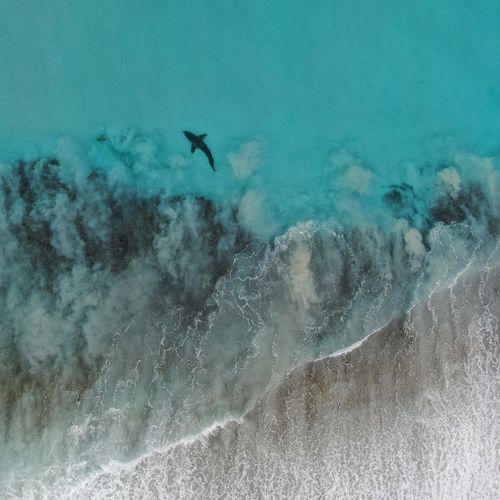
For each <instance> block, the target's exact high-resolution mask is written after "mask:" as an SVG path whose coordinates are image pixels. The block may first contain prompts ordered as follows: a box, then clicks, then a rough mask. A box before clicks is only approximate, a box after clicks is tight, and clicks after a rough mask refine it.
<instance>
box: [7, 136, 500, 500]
mask: <svg viewBox="0 0 500 500" xmlns="http://www.w3.org/2000/svg"><path fill="white" fill-rule="evenodd" d="M251 144H254V143H251ZM252 148H253V146H251V147H250V146H242V147H241V148H240V150H239V153H238V155H239V156H237V155H236V153H235V154H233V155H232V156H231V155H230V157H229V159H230V160H229V163H230V164H234V165H236V167H235V168H236V169H237V172H236V178H238V179H240V180H241V178H243V177H244V178H247V177H249V178H250V181H251V179H252V176H255V175H256V174H255V170H256V168H257V167H256V165H257V163H258V162H257V160H256V154H257V153H255V152H254V151H253V149H252ZM257 149H258V151H259V152H261V150H262V148H261V147H260V146H259V147H258V148H257ZM254 153H255V154H254ZM259 154H260V153H259ZM160 157H161V155H160V154H159V152H158V150H157V149H156V148H155V147H154V143H153V142H151V141H150V140H148V139H144V138H141V137H140V136H134V135H131V136H128V137H126V138H125V139H123V138H122V139H120V138H108V137H104V136H103V137H101V138H100V140H99V141H98V142H96V143H95V144H93V145H92V146H91V147H90V148H89V149H83V148H79V147H77V146H76V145H74V144H73V143H71V142H68V141H66V142H64V141H63V142H61V143H60V145H59V146H58V148H56V150H55V152H54V154H53V155H51V156H48V157H46V158H42V157H37V158H35V159H30V160H23V161H12V162H6V163H4V164H2V165H1V168H0V206H2V207H3V208H2V210H1V211H0V243H1V244H0V289H1V292H2V293H1V294H0V301H1V302H0V304H1V305H0V377H1V379H2V384H1V386H0V401H2V402H4V404H2V405H1V406H0V430H1V433H0V450H2V451H1V452H0V484H2V486H1V487H0V488H1V490H3V491H2V493H3V495H2V496H4V497H5V496H6V497H9V496H12V497H15V496H19V495H22V496H26V497H34V498H37V497H47V498H50V497H53V496H68V495H69V496H75V497H78V496H81V497H82V498H83V497H85V495H87V496H88V494H89V492H90V491H92V492H94V493H93V494H95V495H97V496H99V495H101V496H102V497H104V496H106V494H114V495H122V494H125V495H129V496H130V497H142V496H149V497H152V498H155V497H158V496H160V497H162V496H164V495H171V496H179V497H192V496H204V497H219V496H221V495H222V496H228V497H231V496H235V495H237V494H238V495H241V494H244V495H245V496H249V497H261V496H262V495H270V494H272V493H274V494H276V495H283V496H301V495H302V496H305V495H307V496H311V495H312V496H320V495H324V496H327V497H338V496H342V495H344V496H346V495H347V494H348V492H349V491H353V490H352V489H351V488H353V487H354V486H356V488H357V489H356V491H360V492H362V491H366V492H367V493H366V494H372V495H374V496H381V497H382V496H386V495H403V496H405V495H406V496H408V495H409V494H410V490H409V489H408V488H416V489H415V490H414V491H415V492H417V493H419V495H424V496H425V495H428V494H430V493H432V492H436V491H441V492H443V494H445V495H448V494H449V493H450V492H451V493H457V494H458V497H460V494H459V493H460V491H464V492H469V493H472V494H474V495H475V494H476V493H477V494H479V492H483V493H484V494H485V495H486V496H483V498H485V497H487V496H488V495H490V492H491V495H492V494H493V493H492V492H493V491H495V489H494V488H493V487H494V486H495V487H497V486H498V485H497V484H496V485H495V484H494V482H495V479H494V473H493V468H494V467H495V463H496V464H498V456H497V455H498V446H497V444H498V438H495V433H496V435H497V436H498V427H495V425H496V424H495V423H494V422H495V419H494V418H492V413H493V414H494V413H495V412H497V413H496V414H498V409H499V408H498V383H497V381H498V378H497V377H498V359H499V358H498V303H499V301H498V286H497V283H498V262H499V260H498V257H499V255H498V250H499V249H498V234H499V232H500V204H499V201H498V200H500V197H499V196H498V194H499V193H498V186H499V183H498V168H497V166H496V161H497V160H496V159H495V158H477V157H474V156H471V155H464V154H455V155H454V156H453V161H448V162H446V164H442V163H440V162H438V163H436V165H435V166H424V167H412V169H411V172H412V173H411V175H409V176H407V177H406V178H402V179H401V180H400V182H396V183H393V184H388V185H385V184H382V183H380V182H378V181H377V178H376V175H375V174H374V173H373V172H372V171H371V170H370V169H368V168H367V167H366V166H364V165H363V164H361V163H360V162H359V161H358V160H359V159H357V158H354V157H353V156H349V154H346V153H345V152H338V151H337V152H336V153H335V154H334V155H333V156H332V158H331V159H330V160H329V161H328V162H327V164H326V166H325V170H328V169H329V171H331V172H333V173H330V174H328V175H329V176H330V177H329V179H330V180H331V182H334V181H336V182H337V185H338V186H341V187H342V189H341V190H340V188H335V189H333V191H331V192H329V193H328V197H327V198H323V199H321V200H320V201H317V203H318V207H322V209H321V210H318V218H317V219H315V220H305V221H304V220H300V219H298V218H297V217H296V212H295V211H294V210H295V208H294V206H293V202H291V203H290V204H289V205H288V206H287V204H286V196H285V197H284V198H283V199H280V200H273V203H274V204H275V206H276V205H279V206H280V211H279V213H278V216H279V217H277V218H280V217H281V219H280V220H279V221H277V220H271V219H270V216H269V214H268V212H267V210H266V209H265V207H266V205H265V203H266V202H265V199H266V196H267V197H268V196H269V195H265V196H264V195H263V194H262V190H261V189H260V187H259V185H258V182H257V181H256V180H255V181H252V182H253V184H252V182H250V181H248V182H249V184H248V186H249V187H248V189H247V190H243V191H242V190H241V188H238V189H236V188H234V189H233V188H230V189H229V195H227V196H225V197H221V196H218V195H216V194H214V195H213V196H208V195H207V194H206V193H203V194H200V193H196V192H193V191H191V192H190V191H189V190H188V189H187V188H186V186H185V185H184V184H183V182H184V181H183V180H180V179H181V177H182V176H180V175H179V170H178V169H180V168H183V164H182V162H181V161H180V160H179V158H174V159H171V160H170V161H169V162H167V163H166V164H164V163H162V162H161V161H160V160H159V158H160ZM245 162H250V163H249V164H247V163H245ZM412 180H414V182H412ZM374 185H376V188H374V187H373V186H374ZM332 193H333V194H334V195H335V196H332ZM325 200H329V201H328V203H327V201H325ZM269 206H271V205H269ZM263 226H265V230H263V231H259V228H262V227H263ZM374 332H376V333H374ZM367 337H369V338H368V340H366V341H364V343H362V344H361V345H360V346H359V347H357V348H356V349H354V350H352V351H350V352H347V353H344V354H342V355H338V356H336V357H329V356H330V355H331V354H332V353H335V352H337V351H339V350H342V349H346V348H348V347H349V346H352V345H355V344H356V343H357V342H359V341H361V340H362V339H365V338H367ZM495 380H496V382H495ZM472 409H474V410H472ZM221 421H229V422H230V423H228V424H227V425H225V426H224V427H223V428H221V429H216V430H215V431H214V432H211V433H209V434H208V435H206V436H205V437H202V438H199V439H198V438H193V440H192V441H188V442H187V444H186V443H184V444H180V445H175V443H178V442H179V441H180V440H182V439H183V438H186V437H187V436H192V435H196V434H197V433H199V432H200V431H202V430H203V429H205V428H210V426H212V425H213V424H214V422H221ZM488 422H489V424H487V423H488ZM458 442H462V443H465V444H464V446H465V448H464V450H463V452H464V455H465V456H466V460H468V462H467V464H466V465H465V466H464V467H465V468H466V471H465V472H464V474H462V475H461V473H460V472H457V473H455V472H454V471H455V470H456V468H457V467H460V465H461V462H460V460H459V457H458V455H457V454H456V446H457V443H458ZM436 443H438V444H436ZM478 447H482V449H486V450H487V452H488V453H490V455H488V458H485V459H484V460H483V461H482V462H481V464H482V465H481V467H482V468H481V472H480V474H482V476H481V477H480V479H477V477H478V476H477V469H478V467H479V465H478V464H477V463H476V464H475V465H474V460H475V458H474V457H475V456H476V455H475V454H476V453H477V450H478V449H479V448H478ZM155 450H156V451H155ZM440 450H446V451H445V452H442V451H440ZM495 450H497V451H495ZM137 457H142V458H137ZM116 461H119V462H130V465H129V466H128V467H125V468H124V467H121V466H115V465H113V464H114V463H115V462H116ZM110 464H111V465H110ZM354 464H357V467H354ZM436 468H437V469H436ZM363 471H364V472H363ZM474 471H476V472H474ZM490 472H491V477H490V476H488V474H490ZM454 474H458V477H459V478H460V481H462V482H460V481H458V482H457V483H456V484H455V485H454V484H452V482H451V479H450V478H451V477H453V475H454ZM222 477H224V478H225V479H224V480H222V479H221V478H222ZM474 477H476V479H474ZM488 478H489V479H488ZM481 484H482V485H483V486H484V488H485V489H481V488H482V486H481ZM415 485H418V486H415ZM459 486H460V488H462V489H461V490H460V489H458V488H459ZM189 488H192V489H191V490H189ZM436 488H438V489H437V490H436ZM96 491H98V492H100V493H98V494H97V493H95V492H96ZM370 492H371V493H370ZM491 495H490V496H491ZM452 496H454V495H452Z"/></svg>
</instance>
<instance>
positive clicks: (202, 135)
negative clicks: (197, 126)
mask: <svg viewBox="0 0 500 500" xmlns="http://www.w3.org/2000/svg"><path fill="white" fill-rule="evenodd" d="M206 136H207V134H200V135H199V136H198V139H201V140H203V139H205V137H206Z"/></svg>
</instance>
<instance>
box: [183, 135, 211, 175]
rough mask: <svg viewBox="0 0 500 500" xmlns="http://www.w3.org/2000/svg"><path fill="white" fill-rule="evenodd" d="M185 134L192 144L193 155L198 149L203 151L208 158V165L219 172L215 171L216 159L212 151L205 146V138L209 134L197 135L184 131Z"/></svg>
mask: <svg viewBox="0 0 500 500" xmlns="http://www.w3.org/2000/svg"><path fill="white" fill-rule="evenodd" d="M183 132H184V135H185V136H186V138H187V140H188V141H189V142H190V143H191V153H194V152H195V151H196V150H197V149H201V151H203V152H204V153H205V155H206V157H207V158H208V163H209V164H210V166H211V167H212V169H213V171H214V172H217V170H216V169H215V162H214V157H213V156H212V153H211V151H210V149H208V146H207V145H206V144H205V137H206V136H207V134H200V135H196V134H193V133H192V132H189V131H188V130H184V131H183Z"/></svg>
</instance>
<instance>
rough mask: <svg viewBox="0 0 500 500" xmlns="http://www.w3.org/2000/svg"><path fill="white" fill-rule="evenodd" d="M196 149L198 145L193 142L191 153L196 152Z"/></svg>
mask: <svg viewBox="0 0 500 500" xmlns="http://www.w3.org/2000/svg"><path fill="white" fill-rule="evenodd" d="M195 151H196V146H195V145H194V144H191V153H194V152H195Z"/></svg>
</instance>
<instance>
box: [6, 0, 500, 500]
mask: <svg viewBox="0 0 500 500" xmlns="http://www.w3.org/2000/svg"><path fill="white" fill-rule="evenodd" d="M498 26H500V10H499V9H498V5H497V2H494V1H487V0H480V1H478V2H475V3H474V4H472V3H471V2H465V1H461V2H457V1H451V0H449V1H447V0H439V1H433V2H430V1H429V2H428V1H419V2H416V1H408V2H400V1H396V0H389V1H384V2H378V1H373V2H367V1H364V2H362V1H357V0H356V1H352V0H351V1H344V0H335V1H323V0H322V1H319V0H318V1H312V2H305V1H304V2H301V1H292V2H287V3H286V5H285V4H284V3H283V2H277V1H269V0H267V1H260V0H259V1H256V2H252V3H251V4H248V5H247V4H244V3H242V2H229V1H222V0H221V1H217V2H205V3H203V2H198V1H192V0H189V1H184V2H173V1H169V2H157V1H141V2H137V1H136V2H132V1H120V2H118V1H111V0H106V1H100V2H97V1H86V2H67V1H62V0H61V1H57V0H52V1H50V2H47V3H46V4H44V5H43V6H42V5H40V3H39V2H34V1H26V0H23V1H19V2H6V1H4V2H0V68H1V76H0V178H1V189H0V206H1V207H2V210H1V212H0V230H1V232H0V243H1V248H0V291H1V296H0V297H1V301H0V317H1V320H0V326H1V330H0V347H1V351H0V360H1V363H2V364H1V368H0V375H1V376H2V380H3V381H4V383H3V385H2V386H1V387H0V402H2V405H1V406H0V430H2V436H3V437H2V441H1V442H0V449H3V450H7V451H4V452H1V451H0V483H1V482H3V483H4V484H5V485H6V486H5V487H4V488H5V490H4V492H5V495H7V494H9V495H11V496H12V497H27V498H31V497H35V498H36V497H43V496H44V495H45V497H47V498H52V497H54V496H55V497H58V496H60V497H65V496H68V495H69V496H72V495H73V496H78V494H77V492H78V491H79V490H78V488H79V486H78V485H82V484H84V485H85V484H87V483H85V481H86V480H87V479H88V478H89V477H91V476H92V474H96V473H99V472H102V471H105V470H107V469H106V467H108V466H110V464H114V463H115V461H122V462H127V461H130V460H133V459H135V458H136V457H138V456H140V455H144V454H145V455H147V456H149V455H148V454H150V453H153V450H159V449H163V448H164V447H166V446H171V445H172V444H173V443H177V442H178V441H179V440H180V439H181V438H184V437H186V436H188V435H194V434H196V433H198V432H200V431H202V430H203V429H206V428H210V426H212V425H213V424H214V423H215V422H220V421H226V420H228V419H238V418H240V417H241V416H242V415H243V414H244V413H245V412H246V411H248V410H250V409H251V408H253V407H254V405H255V402H256V401H257V400H258V399H259V398H260V397H262V396H263V394H265V393H266V392H267V391H268V390H270V389H271V388H273V387H274V386H276V384H279V383H280V382H281V381H282V380H283V377H284V376H285V374H286V373H288V372H289V371H290V370H291V369H293V368H294V367H297V366H301V365H302V364H303V363H306V362H311V361H314V360H316V359H318V358H320V357H322V356H328V355H331V354H332V353H334V352H336V351H338V350H339V349H343V348H348V347H349V346H351V345H356V342H358V341H360V340H361V339H362V338H364V337H366V336H367V335H370V334H372V333H373V332H374V331H377V330H378V329H380V328H383V327H384V326H386V325H388V324H392V323H391V322H392V321H395V320H396V319H397V318H400V317H402V316H404V315H405V314H406V313H407V312H408V311H412V310H413V308H415V307H417V305H418V304H421V303H422V301H424V302H425V301H426V300H427V299H428V297H429V296H430V295H431V294H432V293H433V292H436V291H437V290H438V291H439V290H442V289H443V288H445V287H447V286H448V285H450V284H451V283H456V280H457V277H458V276H461V275H462V274H464V273H466V272H473V271H474V272H480V270H482V269H484V268H487V269H489V268H490V267H494V266H495V265H496V264H497V262H498V235H499V234H500V204H499V200H500V196H499V195H500V193H499V187H500V183H499V175H500V169H499V162H500V154H499V152H498V151H499V145H500V133H499V131H500V30H499V29H498ZM186 129H187V130H192V131H193V132H195V133H197V134H201V133H207V134H208V135H207V138H206V142H207V144H208V146H209V147H210V149H211V150H212V152H213V155H214V157H215V163H216V166H217V173H213V172H212V170H211V169H210V167H209V165H208V163H207V159H206V157H205V156H204V155H203V154H202V152H201V151H196V152H195V153H194V154H191V153H190V144H189V143H188V142H187V140H186V138H185V137H184V135H183V133H182V131H183V130H186ZM476 291H477V290H476V289H474V290H472V288H471V292H470V297H471V304H473V303H476V302H477V300H476V299H477V294H476ZM473 298H474V300H476V302H474V300H473ZM450 301H451V306H450V307H451V309H453V305H454V303H455V302H454V297H453V296H452V298H451V299H450ZM466 302H467V301H466ZM479 302H480V303H481V304H483V306H484V304H485V301H484V300H483V301H479ZM438 305H439V304H438ZM441 307H442V310H441V312H442V311H444V310H446V307H447V306H445V305H442V306H441ZM485 307H486V306H485ZM472 310H473V307H472V305H471V311H472ZM437 316H439V315H438V314H437V313H436V317H437ZM470 316H471V318H472V317H473V315H472V313H471V315H470ZM473 320H474V321H476V317H475V316H474V317H473ZM473 320H472V319H471V321H473ZM417 323H418V322H417ZM425 324H426V323H425V321H424V322H422V325H424V326H422V329H421V330H418V326H417V327H415V328H416V329H417V331H418V334H419V335H422V336H424V337H425V335H426V333H427V331H428V327H427V326H425ZM478 324H479V323H471V326H470V331H472V332H476V331H477V332H480V331H482V330H481V328H480V327H479V326H478ZM490 324H496V323H494V321H493V323H490ZM493 329H494V328H493ZM478 335H479V334H478ZM437 343H438V344H439V340H438V341H437ZM443 345H444V344H443ZM457 362H458V361H457ZM374 378H376V377H375V376H374ZM422 387H424V382H422ZM332 390H333V389H332ZM443 398H444V400H446V395H444V396H443ZM489 408H490V407H489ZM417 413H418V412H417ZM300 423H301V422H299V424H300ZM299 424H298V425H299ZM302 424H303V431H304V436H307V435H308V430H307V429H308V427H307V423H306V422H302ZM299 427H300V425H299ZM324 432H325V433H326V434H327V435H328V436H330V437H331V436H334V435H335V433H334V430H332V429H327V430H324ZM471 439H472V440H473V438H471ZM243 455H245V453H243ZM308 459H309V460H311V461H314V460H315V459H314V458H313V457H309V458H308ZM325 460H326V458H325ZM311 463H312V462H311ZM325 463H326V462H325ZM273 464H275V465H276V464H278V465H279V464H281V462H279V460H278V461H277V462H273ZM246 466H248V464H247V465H246ZM250 467H251V466H250ZM277 467H278V469H279V468H280V467H284V468H285V469H286V462H284V463H283V464H281V465H279V466H277ZM331 467H332V468H333V469H335V467H336V465H335V464H332V465H331ZM148 477H149V476H148ZM445 477H450V478H451V476H446V475H445ZM450 480H451V479H450ZM158 481H159V483H158V484H157V487H158V488H159V489H160V491H165V492H167V493H168V492H169V491H171V490H169V486H168V481H167V483H162V482H161V481H160V480H158ZM162 481H163V479H162ZM89 484H93V483H89ZM124 484H125V483H124ZM266 485H267V486H266ZM272 485H273V482H272V481H270V482H269V483H264V487H263V491H264V492H265V493H266V494H267V495H270V494H271V493H272V491H275V493H276V494H278V493H279V491H280V490H273V489H272V488H273V486H272ZM87 486H88V484H87ZM87 486H86V487H87ZM117 488H118V489H116V490H113V491H114V493H113V494H112V495H111V496H113V495H114V496H117V497H119V496H120V495H122V494H124V491H125V490H120V488H121V487H117ZM123 488H125V487H124V486H123ZM162 488H164V489H163V490H162ZM266 488H267V489H266ZM0 491H2V488H1V487H0ZM82 491H83V490H82ZM85 491H86V490H85ZM128 491H129V493H130V490H128ZM151 491H153V490H151ZM485 491H486V490H485ZM68 492H70V493H71V494H70V493H68ZM75 492H76V493H75ZM150 493H151V492H150ZM323 493H324V492H323ZM94 494H95V496H96V497H99V496H104V495H105V494H106V490H105V488H103V489H98V490H95V491H94ZM81 495H83V496H85V495H84V493H81ZM148 495H149V494H144V496H148ZM197 495H198V496H199V495H201V493H200V492H198V493H196V492H194V493H193V494H192V495H190V496H194V497H196V496H197ZM149 496H150V497H153V498H154V497H155V494H154V492H153V493H151V494H150V495H149ZM160 496H161V495H160ZM382 496H383V495H382ZM138 497H142V495H140V494H139V495H138Z"/></svg>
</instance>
